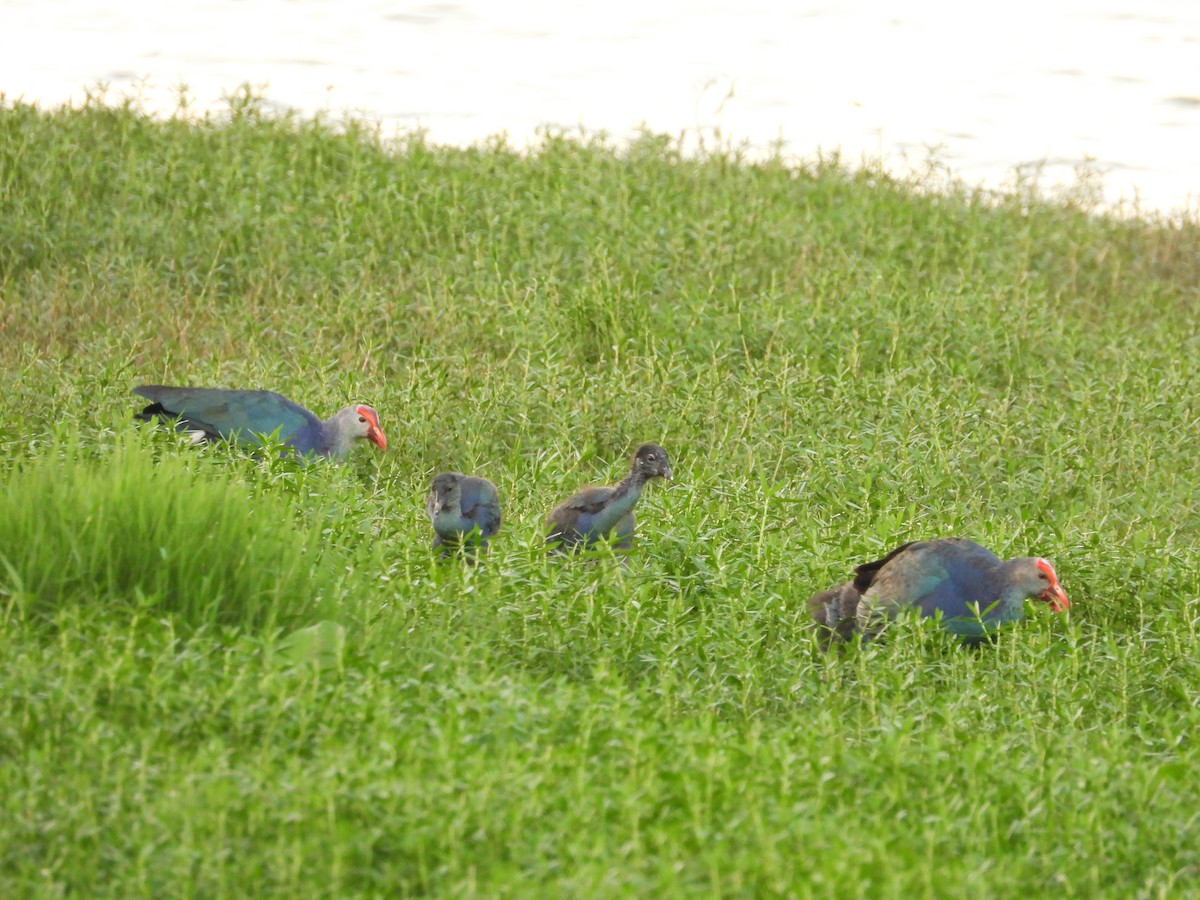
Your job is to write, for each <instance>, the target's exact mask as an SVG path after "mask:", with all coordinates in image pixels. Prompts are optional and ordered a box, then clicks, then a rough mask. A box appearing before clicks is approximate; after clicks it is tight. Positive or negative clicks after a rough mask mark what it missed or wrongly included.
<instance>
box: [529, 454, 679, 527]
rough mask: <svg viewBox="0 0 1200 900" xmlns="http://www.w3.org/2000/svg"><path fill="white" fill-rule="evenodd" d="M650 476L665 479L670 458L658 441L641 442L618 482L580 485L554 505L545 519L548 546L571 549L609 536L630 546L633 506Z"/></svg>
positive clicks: (668, 469)
mask: <svg viewBox="0 0 1200 900" xmlns="http://www.w3.org/2000/svg"><path fill="white" fill-rule="evenodd" d="M652 478H666V479H667V480H668V481H669V480H670V478H671V462H670V460H669V459H668V458H667V451H666V450H664V449H663V448H662V447H660V446H658V444H642V446H640V447H638V448H637V452H636V453H634V454H633V464H632V465H631V466H630V468H629V474H628V475H626V476H625V477H624V478H623V479H622V480H621V482H620V483H619V484H616V485H614V486H613V487H586V488H583V489H582V490H581V491H578V492H577V493H575V494H573V495H572V496H571V497H569V498H568V499H566V500H564V501H563V502H562V503H560V504H559V505H558V506H556V507H554V510H553V511H552V512H551V513H550V515H549V517H548V518H547V519H546V526H547V528H548V529H549V533H548V534H547V535H546V541H547V543H549V544H551V545H552V549H556V550H574V549H580V548H587V547H590V546H591V545H592V544H594V543H596V542H597V541H599V540H608V539H611V540H613V541H614V542H615V546H616V547H618V548H620V549H622V550H628V549H629V548H630V547H632V546H633V528H634V518H633V508H634V507H635V506H637V502H638V499H639V498H640V497H641V496H642V488H643V487H645V486H646V482H647V481H649V480H650V479H652Z"/></svg>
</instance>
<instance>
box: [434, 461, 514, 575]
mask: <svg viewBox="0 0 1200 900" xmlns="http://www.w3.org/2000/svg"><path fill="white" fill-rule="evenodd" d="M425 511H426V512H428V513H429V521H430V522H431V523H433V531H434V538H433V548H434V549H435V550H436V549H437V548H439V547H440V548H442V555H443V556H448V555H450V554H451V553H453V552H454V551H455V550H457V549H458V548H460V547H461V548H464V549H465V550H467V551H469V552H472V553H473V552H474V550H475V549H476V548H478V549H479V550H486V549H487V542H488V538H490V537H491V536H492V535H494V534H495V533H496V532H497V531H499V530H500V520H501V516H500V495H499V494H498V493H497V491H496V486H495V485H494V484H492V483H491V482H490V481H488V480H487V479H486V478H479V477H477V476H474V475H463V474H461V473H460V472H443V473H442V474H440V475H437V476H435V477H434V479H433V483H432V484H431V485H430V486H429V496H428V498H426V501H425Z"/></svg>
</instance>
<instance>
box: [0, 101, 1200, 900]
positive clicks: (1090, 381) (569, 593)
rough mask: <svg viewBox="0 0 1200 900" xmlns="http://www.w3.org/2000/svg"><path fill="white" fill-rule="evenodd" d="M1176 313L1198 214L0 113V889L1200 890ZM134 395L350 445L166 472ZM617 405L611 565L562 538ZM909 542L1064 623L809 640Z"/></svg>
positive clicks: (737, 160) (267, 130)
mask: <svg viewBox="0 0 1200 900" xmlns="http://www.w3.org/2000/svg"><path fill="white" fill-rule="evenodd" d="M1198 304H1200V226H1198V225H1197V223H1195V222H1193V221H1157V220H1151V219H1146V218H1142V219H1119V218H1115V217H1111V216H1105V215H1101V214H1098V213H1096V212H1095V211H1094V210H1092V209H1089V208H1087V207H1086V206H1085V205H1083V204H1082V203H1081V202H1079V201H1072V200H1070V199H1063V200H1058V201H1053V202H1052V201H1049V200H1046V199H1043V198H1040V197H1039V196H1037V195H1036V193H1034V192H1025V193H1022V194H1020V195H1008V196H992V195H985V194H982V193H979V192H973V191H970V190H968V189H966V188H963V187H961V186H959V185H956V184H954V183H953V182H948V181H946V180H945V179H944V178H942V177H940V176H939V175H937V174H936V173H935V175H932V176H930V180H928V181H914V182H903V181H898V180H896V179H894V178H891V177H888V176H887V175H885V174H883V173H882V172H881V171H879V170H878V169H875V168H873V167H871V166H866V167H864V168H858V169H851V168H848V167H846V166H843V165H841V164H840V163H839V162H838V161H837V160H834V159H826V160H820V161H816V162H812V163H808V164H804V165H800V164H793V163H789V162H785V161H783V160H781V159H775V160H769V161H766V162H759V163H752V162H750V161H748V160H746V159H744V158H742V156H741V155H740V153H739V152H738V151H737V150H736V149H734V148H729V149H725V150H715V151H712V152H710V153H708V154H707V155H705V156H701V157H684V156H682V155H681V154H680V153H679V151H678V148H677V145H676V144H675V143H674V142H673V141H671V140H668V139H666V138H662V137H660V136H655V135H645V136H643V137H641V138H640V139H638V140H636V141H634V142H633V143H632V144H631V145H629V146H627V147H617V146H615V145H613V144H610V143H608V142H606V141H603V140H581V139H575V138H572V137H570V136H564V135H558V134H547V135H546V136H545V137H544V139H543V141H542V143H541V145H540V146H539V147H537V148H536V149H535V150H533V151H531V152H529V153H518V152H515V151H514V150H512V149H510V148H508V147H507V146H505V145H504V143H503V142H501V141H495V142H492V143H489V144H487V145H485V146H479V147H476V148H473V149H468V150H461V149H451V148H444V147H438V146H433V145H430V144H428V143H426V142H424V141H423V140H422V139H421V138H420V137H410V138H406V139H404V140H400V141H390V140H385V139H384V138H383V137H382V136H381V135H379V134H378V133H377V132H376V131H375V130H374V129H372V128H370V127H368V126H364V125H363V124H361V123H355V122H348V123H340V124H339V125H338V126H337V127H334V126H333V125H332V124H330V123H326V122H322V121H309V120H304V119H300V118H296V117H288V116H283V117H278V116H268V115H266V114H265V113H264V112H263V111H262V108H261V106H260V105H259V103H258V101H257V100H256V99H255V98H254V97H251V96H242V97H240V98H237V99H235V101H234V102H232V103H231V106H230V110H229V112H228V114H227V115H226V116H224V117H222V118H221V119H220V120H219V121H218V120H215V119H214V120H205V121H185V120H182V119H175V120H171V121H155V120H152V119H150V118H147V117H145V116H143V115H141V114H140V113H139V112H138V111H137V110H136V109H133V108H129V107H119V108H114V107H107V106H104V105H103V104H100V103H98V102H92V103H89V104H88V105H86V106H85V107H84V108H79V109H67V110H55V111H38V110H35V109H33V108H30V107H28V106H24V105H21V104H16V103H12V102H6V103H4V104H3V105H0V378H2V379H3V381H2V382H0V558H2V559H3V566H2V571H0V614H2V615H0V687H2V688H3V691H2V693H0V697H2V700H0V703H2V706H0V760H3V764H0V894H3V895H4V896H57V895H64V894H74V895H83V896H95V895H98V896H121V897H129V896H154V897H162V896H248V895H249V896H274V895H277V896H288V897H296V896H316V895H330V896H339V897H342V896H394V895H419V894H435V895H450V896H474V895H481V896H531V895H533V896H537V895H550V896H555V895H557V896H689V895H690V896H695V895H723V896H771V895H786V896H800V897H803V896H820V897H826V896H828V897H858V896H861V897H904V898H908V897H920V896H938V897H947V896H964V897H986V896H996V897H1011V896H1043V895H1050V894H1053V895H1056V896H1079V897H1097V896H1108V897H1121V898H1125V897H1167V896H1170V897H1176V896H1194V895H1200V849H1197V848H1198V847H1200V839H1198V832H1200V812H1198V810H1200V780H1198V779H1197V778H1196V775H1195V772H1197V771H1200V749H1198V747H1197V743H1196V740H1195V738H1194V735H1195V734H1197V733H1200V701H1198V699H1197V697H1198V696H1200V695H1198V693H1197V691H1198V688H1200V589H1198V588H1197V585H1198V584H1200V516H1198V509H1197V506H1198V502H1197V500H1198V497H1200V490H1198V489H1197V484H1196V476H1197V465H1196V461H1195V460H1196V447H1197V439H1198V437H1200V435H1198V430H1200V409H1198V406H1197V399H1196V398H1197V395H1198V391H1197V388H1198V386H1200V385H1198V382H1197V376H1196V372H1197V371H1200V329H1198V328H1197V318H1196V310H1197V307H1198ZM143 382H167V383H173V382H174V383H189V384H202V385H212V386H230V387H267V388H273V389H279V390H282V391H283V392H284V393H286V394H287V395H288V396H290V397H291V398H292V399H295V400H297V401H299V402H301V403H304V404H305V405H307V406H309V407H310V408H312V409H314V410H315V411H317V412H319V413H321V414H324V415H328V414H330V413H332V412H333V411H334V410H336V409H337V408H338V407H340V406H342V405H344V404H345V403H347V402H350V401H361V402H369V403H371V404H372V405H374V406H375V407H376V408H377V409H378V410H379V412H380V416H381V420H382V423H383V427H384V429H385V431H386V432H387V435H388V439H389V449H388V451H387V452H386V453H384V454H380V453H377V452H374V450H373V448H365V447H364V448H362V449H359V450H357V451H356V452H355V453H354V454H352V457H351V459H350V461H349V462H348V464H347V465H345V466H333V465H323V464H317V465H309V466H299V465H296V464H295V463H293V462H291V461H290V460H287V459H279V458H276V457H275V456H273V455H271V454H269V453H268V454H265V455H264V456H263V457H262V458H261V459H259V458H255V457H252V456H248V455H245V454H244V453H242V452H240V451H237V450H230V449H220V448H215V449H214V448H210V449H206V450H204V451H199V452H198V451H196V450H194V449H192V448H189V447H186V446H184V445H183V443H182V442H181V441H180V440H179V439H178V438H176V437H175V436H173V435H172V434H170V433H168V432H160V433H157V434H156V433H153V432H151V431H150V430H149V429H139V428H137V427H136V426H135V423H133V421H132V413H133V412H134V411H135V410H136V409H137V408H138V398H136V397H134V396H133V395H132V394H130V388H131V387H133V386H134V385H135V384H138V383H143ZM645 440H653V441H656V442H660V443H662V444H663V445H664V446H665V447H666V448H667V449H668V451H669V452H670V454H671V461H672V467H673V468H674V470H675V481H674V482H672V483H671V484H669V485H663V484H659V483H655V484H653V485H651V487H650V488H649V489H648V491H647V494H646V496H645V497H644V498H643V501H642V504H641V506H640V507H639V522H640V524H639V532H638V537H637V541H636V545H635V552H634V553H633V554H632V556H631V558H630V560H629V564H628V565H627V566H622V565H621V564H619V563H618V562H617V561H616V560H615V559H613V558H610V557H606V555H605V554H604V553H603V552H602V553H600V554H599V558H598V559H596V560H594V561H578V560H577V561H569V562H561V561H552V560H548V559H547V557H546V554H545V553H544V551H543V548H542V546H541V542H542V520H543V518H544V516H545V513H546V511H548V510H549V509H550V508H551V506H553V504H554V503H555V502H556V501H557V500H559V499H561V498H562V497H563V496H565V495H566V494H567V493H569V492H570V491H571V490H573V489H574V488H576V487H577V486H578V485H579V484H581V483H583V482H589V481H591V482H610V483H611V482H612V481H615V480H616V479H617V478H618V477H620V475H621V474H622V473H623V472H624V471H625V469H626V467H627V465H628V457H629V455H630V454H631V453H632V451H633V449H634V448H635V447H636V446H637V445H638V444H639V443H640V442H642V441H645ZM450 468H453V469H458V470H461V471H464V472H475V473H479V474H484V475H487V476H488V477H490V478H491V479H492V480H493V481H495V482H496V484H497V485H498V487H499V488H500V491H501V495H502V498H503V500H504V503H505V516H506V521H505V525H504V529H503V530H502V531H501V533H500V535H499V537H498V538H497V539H496V541H495V542H494V544H493V549H492V552H491V553H490V554H489V556H488V558H487V560H486V562H485V563H484V564H483V565H480V566H478V567H473V566H470V565H464V564H461V563H459V562H453V561H452V562H451V563H449V564H439V562H438V561H437V560H436V558H435V557H434V556H433V554H431V553H430V551H429V546H428V545H429V542H430V540H431V537H432V534H431V532H430V530H429V527H428V523H427V522H426V521H425V520H424V512H423V496H424V492H425V490H426V488H427V485H428V482H429V479H430V478H431V476H432V475H433V474H434V473H435V472H437V471H440V470H444V469H450ZM948 534H958V535H963V536H968V537H971V538H974V539H976V540H979V541H980V542H982V543H984V544H986V545H988V546H990V547H992V548H993V549H995V550H996V551H997V552H999V553H1001V554H1002V555H1019V554H1025V553H1038V554H1041V555H1045V556H1047V557H1049V558H1051V559H1052V560H1053V561H1054V563H1055V565H1056V567H1057V570H1058V572H1059V575H1060V577H1061V578H1062V580H1063V583H1064V586H1065V587H1066V589H1067V591H1068V592H1069V594H1070V596H1071V599H1072V601H1073V607H1072V611H1071V614H1070V616H1069V617H1057V616H1052V615H1050V614H1048V613H1046V612H1045V611H1044V610H1039V611H1035V612H1034V614H1033V615H1032V616H1031V617H1030V618H1029V619H1028V620H1027V621H1026V622H1025V623H1023V625H1022V626H1021V627H1019V628H1015V629H1012V630H1011V631H1009V632H1008V633H1005V634H1004V635H1002V636H1001V638H1000V639H999V641H998V643H997V644H996V646H994V647H989V648H985V649H983V650H981V651H977V652H967V651H963V650H960V649H959V648H957V647H955V646H953V645H952V643H951V642H950V641H949V640H948V639H946V638H945V637H944V636H943V635H940V634H937V633H934V632H932V631H931V630H930V629H929V628H928V627H925V626H923V625H921V624H920V623H910V624H909V625H907V626H905V627H898V628H897V629H896V630H895V632H894V633H893V636H892V637H891V638H890V639H889V640H888V641H887V642H886V643H881V644H879V645H877V646H871V647H869V648H866V649H863V650H858V649H855V648H849V649H847V650H846V651H845V652H834V653H831V654H829V655H825V654H822V653H820V652H819V650H818V649H817V646H816V642H815V640H814V638H813V636H812V635H811V634H810V633H809V631H808V629H807V627H806V622H807V611H806V608H805V601H806V599H807V598H808V596H809V595H810V594H811V593H812V592H814V591H815V590H817V589H819V588H823V587H826V586H828V585H830V584H832V583H834V582H835V581H837V580H839V579H842V578H845V577H846V576H847V575H848V574H849V572H850V571H851V569H852V568H853V566H854V565H855V564H856V563H857V562H860V561H863V560H866V559H871V558H875V556H876V555H877V554H879V553H880V552H882V551H884V550H886V549H888V548H889V547H890V546H893V545H895V544H897V543H899V542H902V541H906V540H912V539H916V538H921V537H929V536H937V535H948Z"/></svg>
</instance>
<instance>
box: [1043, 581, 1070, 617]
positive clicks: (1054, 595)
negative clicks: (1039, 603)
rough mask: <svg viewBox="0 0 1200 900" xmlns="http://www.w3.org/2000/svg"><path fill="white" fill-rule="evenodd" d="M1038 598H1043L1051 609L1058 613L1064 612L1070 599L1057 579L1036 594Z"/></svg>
mask: <svg viewBox="0 0 1200 900" xmlns="http://www.w3.org/2000/svg"><path fill="white" fill-rule="evenodd" d="M1038 599H1039V600H1045V601H1046V602H1047V603H1049V604H1050V608H1051V609H1052V610H1054V611H1055V612H1059V613H1060V612H1066V611H1067V608H1068V607H1069V606H1070V605H1071V601H1070V600H1068V599H1067V592H1066V591H1064V590H1063V587H1062V585H1061V584H1059V583H1058V582H1057V581H1054V582H1051V584H1050V587H1048V588H1046V589H1045V590H1044V591H1042V592H1041V593H1040V594H1038Z"/></svg>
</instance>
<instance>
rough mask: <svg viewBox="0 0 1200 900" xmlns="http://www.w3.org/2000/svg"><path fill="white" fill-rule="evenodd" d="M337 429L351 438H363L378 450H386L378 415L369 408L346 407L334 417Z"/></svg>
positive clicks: (385, 438)
mask: <svg viewBox="0 0 1200 900" xmlns="http://www.w3.org/2000/svg"><path fill="white" fill-rule="evenodd" d="M334 418H335V419H336V420H337V423H338V428H339V430H341V431H342V432H343V433H345V434H347V435H349V436H350V437H351V438H365V439H366V440H368V441H370V442H371V443H372V444H374V445H375V446H376V447H378V448H379V449H380V450H386V449H387V437H386V436H385V435H384V433H383V429H382V428H380V427H379V414H378V413H377V412H375V410H374V409H372V408H371V407H369V406H361V405H359V406H347V407H346V408H345V409H343V410H341V411H340V412H338V414H337V415H336V416H335V417H334Z"/></svg>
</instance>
